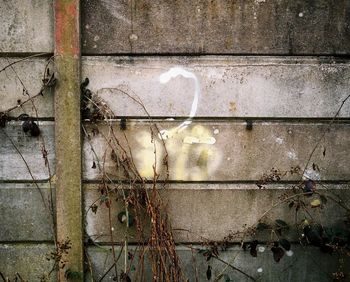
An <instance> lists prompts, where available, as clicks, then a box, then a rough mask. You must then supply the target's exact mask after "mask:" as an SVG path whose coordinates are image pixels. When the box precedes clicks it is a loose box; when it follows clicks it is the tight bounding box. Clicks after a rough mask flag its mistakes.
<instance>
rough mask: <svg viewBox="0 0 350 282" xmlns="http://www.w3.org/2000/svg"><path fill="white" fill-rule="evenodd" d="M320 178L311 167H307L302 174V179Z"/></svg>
mask: <svg viewBox="0 0 350 282" xmlns="http://www.w3.org/2000/svg"><path fill="white" fill-rule="evenodd" d="M308 179H310V180H320V179H321V175H320V173H318V172H317V171H315V170H313V169H307V170H306V171H305V172H304V174H303V180H308Z"/></svg>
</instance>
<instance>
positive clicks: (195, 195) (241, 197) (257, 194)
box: [85, 183, 350, 243]
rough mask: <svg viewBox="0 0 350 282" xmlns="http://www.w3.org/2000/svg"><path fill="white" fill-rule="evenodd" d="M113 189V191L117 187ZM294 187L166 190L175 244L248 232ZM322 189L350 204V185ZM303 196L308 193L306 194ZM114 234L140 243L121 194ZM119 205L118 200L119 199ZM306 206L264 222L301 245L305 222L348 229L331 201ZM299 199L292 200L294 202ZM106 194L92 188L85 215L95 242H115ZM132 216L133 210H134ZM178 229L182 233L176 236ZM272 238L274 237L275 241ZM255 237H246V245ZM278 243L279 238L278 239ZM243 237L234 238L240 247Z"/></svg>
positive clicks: (264, 236)
mask: <svg viewBox="0 0 350 282" xmlns="http://www.w3.org/2000/svg"><path fill="white" fill-rule="evenodd" d="M111 187H113V186H111ZM291 189H292V185H277V184H275V185H267V188H265V189H258V188H257V186H256V185H254V184H250V185H248V184H247V185H244V184H204V183H202V184H171V185H170V187H168V188H166V190H161V196H162V199H163V201H164V203H166V205H167V211H168V213H169V216H170V219H171V225H172V228H173V229H174V230H175V231H174V236H175V241H176V242H177V243H181V242H203V241H207V240H215V241H220V240H223V239H224V237H226V236H228V235H229V234H230V233H231V232H232V233H231V234H233V233H235V232H241V231H243V230H244V225H245V224H246V226H248V227H249V226H253V225H256V224H257V222H258V220H259V219H260V217H261V216H262V214H263V213H264V212H265V211H268V210H269V209H270V208H271V207H272V206H273V205H274V204H276V203H279V202H281V198H286V197H290V196H292V195H293V193H292V190H291ZM317 190H318V191H319V192H320V193H323V194H324V195H326V196H327V195H329V196H331V197H332V198H337V196H339V197H340V198H341V199H342V200H343V203H345V205H348V203H349V200H350V189H349V185H345V184H344V185H326V186H325V187H322V186H321V185H318V186H317ZM301 192H302V191H301ZM111 197H112V199H111V200H112V206H111V209H112V213H111V214H112V223H113V225H112V227H113V230H112V233H113V237H114V240H116V241H118V242H123V240H124V238H125V234H127V235H128V237H129V240H130V241H135V240H136V239H135V238H136V237H135V234H136V230H135V227H130V228H129V230H128V229H127V228H126V226H125V224H122V223H120V222H119V221H118V218H117V216H118V214H119V213H120V212H123V211H124V210H125V207H124V205H123V201H122V199H120V195H119V196H117V194H112V195H111ZM117 197H118V198H119V200H118V201H115V199H116V198H117ZM302 198H303V201H304V202H305V204H306V207H307V208H306V210H303V209H300V211H299V212H298V213H296V211H295V207H296V205H295V206H294V208H289V206H288V204H289V203H290V202H291V201H286V203H284V204H281V205H279V206H276V207H275V208H273V209H272V210H271V211H270V212H269V213H268V214H267V216H266V217H265V218H264V222H265V223H268V224H271V225H274V222H275V220H276V219H282V220H284V221H285V222H287V223H288V224H289V226H290V229H289V230H288V231H284V232H283V237H285V238H288V239H290V240H293V241H298V238H299V236H300V234H298V232H297V229H296V224H300V223H301V222H302V221H303V220H304V219H305V218H307V219H308V220H309V221H310V222H322V224H323V226H326V227H333V226H339V227H344V226H343V225H344V219H345V216H346V210H345V209H343V208H342V207H340V206H339V205H338V204H336V203H335V202H333V201H332V200H331V199H328V201H327V203H326V204H325V205H324V208H322V209H321V208H311V204H310V203H311V201H312V200H314V199H316V198H318V197H317V196H316V195H314V196H312V197H302ZM292 199H293V198H291V200H292ZM100 200H101V193H100V192H99V191H98V190H97V185H96V186H94V185H86V188H85V210H86V211H88V212H87V213H86V232H87V234H88V235H89V236H90V237H91V239H93V240H96V241H98V242H110V241H111V239H110V230H109V229H110V227H109V221H108V208H107V207H106V206H105V204H103V203H102V204H101V201H100ZM92 204H96V205H97V206H98V208H97V212H96V214H94V213H93V212H92V210H91V208H90V207H91V205H92ZM130 212H131V213H132V211H130ZM176 230H177V231H176ZM271 236H272V237H271ZM250 238H252V237H250V236H246V237H245V240H248V239H250ZM254 238H257V239H258V240H261V241H269V240H271V238H274V237H273V235H272V234H271V230H270V231H268V230H266V231H259V232H258V233H257V234H256V236H255V237H254ZM275 239H276V238H275ZM241 240H242V234H241V235H239V236H237V237H235V238H234V239H233V241H234V242H240V241H241Z"/></svg>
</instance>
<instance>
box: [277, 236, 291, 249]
mask: <svg viewBox="0 0 350 282" xmlns="http://www.w3.org/2000/svg"><path fill="white" fill-rule="evenodd" d="M278 243H279V244H280V245H281V246H282V247H283V249H285V250H286V251H289V250H290V247H291V244H290V242H289V241H288V240H287V239H280V240H279V241H278Z"/></svg>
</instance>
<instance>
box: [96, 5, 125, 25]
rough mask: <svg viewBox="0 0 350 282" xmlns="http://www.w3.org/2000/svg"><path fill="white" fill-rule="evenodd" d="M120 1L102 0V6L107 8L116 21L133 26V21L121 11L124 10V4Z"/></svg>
mask: <svg viewBox="0 0 350 282" xmlns="http://www.w3.org/2000/svg"><path fill="white" fill-rule="evenodd" d="M119 2H120V1H110V0H102V1H101V3H102V5H103V6H104V7H105V8H106V10H107V11H108V12H110V13H111V15H112V16H114V17H115V18H116V19H118V20H121V21H123V22H125V23H126V24H128V25H131V21H130V20H129V19H127V18H125V16H124V15H123V13H122V12H120V11H121V10H123V7H122V4H120V3H119Z"/></svg>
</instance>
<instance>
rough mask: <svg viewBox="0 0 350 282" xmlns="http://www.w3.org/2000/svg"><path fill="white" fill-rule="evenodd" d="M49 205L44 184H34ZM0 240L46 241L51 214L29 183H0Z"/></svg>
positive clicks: (47, 190) (49, 231)
mask: <svg viewBox="0 0 350 282" xmlns="http://www.w3.org/2000/svg"><path fill="white" fill-rule="evenodd" d="M38 185H39V187H40V189H41V193H42V195H43V197H44V201H45V204H46V206H47V207H49V195H50V191H49V188H48V184H38ZM0 199H1V204H0V214H1V217H0V226H2V227H1V229H0V241H2V242H9V241H49V240H52V239H53V236H52V234H53V229H52V227H53V226H52V217H51V216H50V214H49V212H48V210H47V209H46V208H45V206H44V202H43V199H42V197H41V195H40V191H39V190H38V188H37V187H36V186H34V185H33V184H15V183H10V184H5V183H2V184H0Z"/></svg>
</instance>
